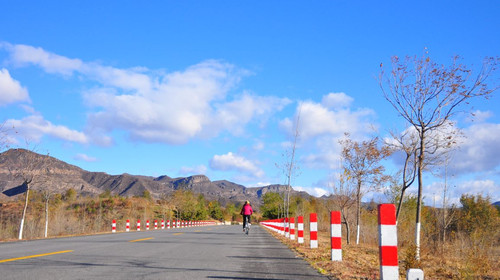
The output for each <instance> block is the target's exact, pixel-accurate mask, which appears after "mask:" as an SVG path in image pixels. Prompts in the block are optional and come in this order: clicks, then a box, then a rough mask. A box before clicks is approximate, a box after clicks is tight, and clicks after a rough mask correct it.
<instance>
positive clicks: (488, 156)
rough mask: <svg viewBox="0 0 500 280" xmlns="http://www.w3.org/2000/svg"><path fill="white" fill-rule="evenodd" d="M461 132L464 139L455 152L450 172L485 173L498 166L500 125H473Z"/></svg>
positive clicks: (499, 157) (499, 158) (499, 159)
mask: <svg viewBox="0 0 500 280" xmlns="http://www.w3.org/2000/svg"><path fill="white" fill-rule="evenodd" d="M463 132H464V133H463V134H464V135H465V139H464V141H463V142H462V143H460V145H459V148H458V150H457V151H456V152H455V155H454V157H453V160H452V163H451V166H450V167H451V168H450V169H451V172H454V173H457V174H458V173H460V174H464V173H470V172H486V171H491V170H495V169H496V168H498V167H499V166H500V149H499V148H498V147H500V124H494V123H479V124H474V125H472V126H470V127H468V128H466V129H464V131H463Z"/></svg>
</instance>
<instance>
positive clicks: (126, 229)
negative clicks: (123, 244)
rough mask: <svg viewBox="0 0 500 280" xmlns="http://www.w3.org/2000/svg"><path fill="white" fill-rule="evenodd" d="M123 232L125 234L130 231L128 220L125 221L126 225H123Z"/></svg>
mask: <svg viewBox="0 0 500 280" xmlns="http://www.w3.org/2000/svg"><path fill="white" fill-rule="evenodd" d="M125 231H126V232H129V231H130V220H127V223H126V224H125Z"/></svg>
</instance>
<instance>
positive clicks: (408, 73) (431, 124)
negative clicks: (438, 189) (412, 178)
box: [379, 54, 500, 260]
mask: <svg viewBox="0 0 500 280" xmlns="http://www.w3.org/2000/svg"><path fill="white" fill-rule="evenodd" d="M459 61H460V59H459V57H455V58H454V59H453V62H452V64H451V65H450V66H444V65H440V64H437V63H435V62H433V61H431V59H430V58H429V57H428V55H427V54H425V55H424V56H423V57H422V58H417V57H407V58H406V59H404V60H400V59H399V57H397V56H395V57H393V58H392V71H391V72H390V73H388V74H387V75H386V74H385V72H384V70H383V67H382V64H381V67H382V69H381V73H380V79H379V84H380V87H381V89H382V92H383V94H384V97H385V99H386V100H387V101H388V102H389V103H390V104H391V105H392V106H393V107H394V108H395V109H396V111H397V112H398V114H399V115H401V116H402V117H403V118H404V119H405V120H406V121H407V122H408V124H409V125H410V126H412V127H413V128H414V129H415V130H416V131H417V135H418V153H417V161H416V163H417V164H416V168H417V181H418V194H417V214H416V230H415V245H416V258H417V260H419V259H420V227H421V223H420V219H421V205H422V198H423V194H422V188H423V178H422V173H423V171H424V167H425V160H426V156H427V155H428V154H429V153H428V151H427V148H428V147H427V143H428V141H427V140H428V139H427V138H428V136H429V135H430V134H432V133H433V132H435V131H436V130H438V129H440V128H442V127H443V126H446V125H450V124H453V123H452V122H451V121H450V120H451V118H452V117H453V116H454V115H455V114H456V113H457V112H458V110H459V109H460V106H461V105H463V104H467V103H468V101H469V100H470V99H471V98H474V97H480V96H484V97H488V96H489V95H490V94H491V93H492V92H493V91H495V90H496V89H497V88H498V87H493V88H489V87H488V86H487V84H486V81H487V79H488V77H489V76H490V75H491V74H492V72H493V71H495V70H496V66H497V65H498V63H499V62H500V59H498V58H486V59H485V60H484V62H483V65H482V67H481V69H480V70H479V72H478V73H477V74H476V75H472V70H470V69H469V68H468V67H466V66H464V65H462V64H460V63H459ZM436 145H437V146H438V147H439V146H440V145H441V143H436Z"/></svg>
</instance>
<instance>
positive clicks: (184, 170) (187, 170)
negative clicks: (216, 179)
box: [179, 164, 207, 176]
mask: <svg viewBox="0 0 500 280" xmlns="http://www.w3.org/2000/svg"><path fill="white" fill-rule="evenodd" d="M206 173H207V167H206V166H205V165H203V164H202V165H198V166H194V167H188V166H183V167H181V169H180V170H179V174H180V175H189V176H191V175H204V174H206Z"/></svg>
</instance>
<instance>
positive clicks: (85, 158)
mask: <svg viewBox="0 0 500 280" xmlns="http://www.w3.org/2000/svg"><path fill="white" fill-rule="evenodd" d="M74 159H76V160H82V161H86V162H94V161H97V158H95V157H91V156H88V155H86V154H77V155H75V156H74Z"/></svg>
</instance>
